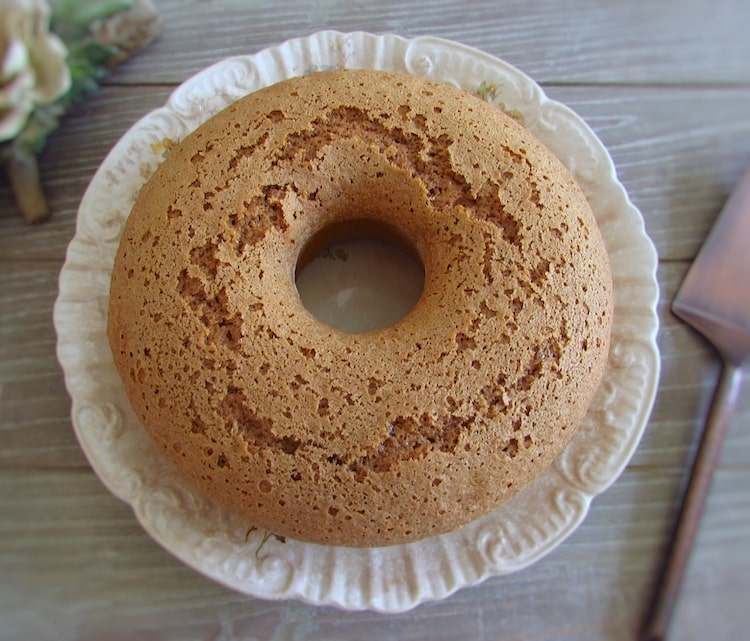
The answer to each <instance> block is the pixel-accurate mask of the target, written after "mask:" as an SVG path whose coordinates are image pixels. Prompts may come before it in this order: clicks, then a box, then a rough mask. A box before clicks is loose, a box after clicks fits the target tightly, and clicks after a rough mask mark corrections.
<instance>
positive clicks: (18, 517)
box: [0, 470, 750, 641]
mask: <svg viewBox="0 0 750 641" xmlns="http://www.w3.org/2000/svg"><path fill="white" fill-rule="evenodd" d="M748 482H750V475H748V472H747V471H742V472H740V471H723V472H721V473H720V474H719V476H718V477H717V482H716V485H715V491H714V492H713V493H712V495H711V498H710V501H709V509H708V512H707V514H706V519H705V521H704V524H703V528H702V531H701V535H700V538H699V544H698V548H697V550H696V554H695V556H694V558H693V562H692V564H691V566H690V571H689V574H688V583H687V584H686V590H685V594H684V599H683V601H682V602H681V604H680V609H679V611H678V617H677V620H676V622H675V630H674V633H675V636H674V638H679V639H683V640H685V641H693V640H695V641H698V640H699V639H700V640H701V641H702V640H703V639H706V638H711V639H712V640H716V641H730V640H731V641H735V639H738V638H742V636H741V635H742V633H743V630H742V628H741V626H742V625H743V624H744V619H743V617H742V616H741V614H742V612H743V610H742V609H741V608H743V607H746V606H745V605H744V602H745V599H746V595H747V593H748V589H750V582H749V581H750V579H748V577H750V557H748V556H747V554H746V553H745V546H746V541H747V537H748V535H749V534H750V517H749V515H748V512H747V510H744V511H738V510H736V509H735V505H736V503H737V502H739V501H743V500H744V497H745V495H744V491H745V488H746V486H747V483H748ZM0 484H1V486H2V487H3V488H4V492H3V493H2V494H0V511H1V512H2V514H3V520H2V521H0V568H1V569H2V573H3V578H4V580H3V582H2V584H0V596H1V597H2V602H3V603H4V607H3V614H4V618H3V626H2V628H1V629H0V639H11V638H12V639H31V638H34V639H37V640H39V641H44V640H45V639H52V638H54V639H61V640H65V639H81V638H92V639H93V638H103V637H106V638H108V639H113V640H119V639H123V640H124V639H128V638H134V635H137V636H144V638H158V639H160V640H164V641H166V640H171V639H185V638H191V639H193V638H194V639H197V638H213V637H214V636H217V635H218V634H219V633H221V634H223V636H222V638H225V639H228V640H229V639H238V640H239V639H245V638H271V637H272V636H274V635H276V636H274V638H294V639H302V638H304V639H310V640H311V641H314V640H320V641H323V640H326V641H329V640H330V639H339V638H340V639H345V638H346V639H350V638H352V637H351V636H350V635H351V633H352V630H353V629H356V631H357V632H356V638H362V639H365V638H366V639H373V640H374V641H377V640H378V639H389V638H399V639H427V638H430V639H438V640H445V641H447V640H449V639H450V640H454V639H458V638H470V639H477V640H487V641H490V640H493V641H494V640H495V639H498V638H503V639H516V638H518V639H521V638H523V639H524V640H526V641H537V640H539V641H542V640H552V639H556V640H558V641H565V640H571V641H573V640H575V641H586V640H591V641H594V640H596V641H599V640H600V639H607V640H608V641H609V640H612V641H625V640H627V639H632V638H633V637H634V632H635V629H636V627H637V622H638V621H639V620H640V618H641V616H642V613H643V611H644V608H645V606H646V603H647V601H648V598H649V594H650V587H651V584H652V582H653V578H654V573H655V571H656V567H657V566H658V559H659V558H660V557H661V554H662V549H663V546H664V544H665V542H666V537H667V533H668V531H669V527H670V520H671V514H672V512H673V504H674V499H675V495H676V492H677V488H678V486H679V476H678V475H676V474H674V473H672V472H666V471H660V470H649V471H645V470H636V471H631V472H627V473H626V474H625V475H624V476H623V477H622V478H621V479H620V481H618V483H616V484H615V486H614V487H613V488H612V489H611V490H610V491H609V492H607V493H606V494H605V495H603V496H602V497H600V498H598V499H597V500H596V501H595V503H594V505H593V507H592V510H591V512H590V514H589V516H588V517H587V519H586V521H585V522H584V524H583V525H582V526H581V527H580V528H579V530H578V531H577V532H576V533H575V534H574V535H573V536H572V537H571V538H570V539H569V540H568V541H567V542H565V543H564V544H563V545H562V546H561V547H560V548H558V550H556V551H555V552H553V553H552V554H551V555H550V556H549V557H547V558H546V559H544V560H542V561H541V562H540V563H538V564H537V565H535V566H533V567H532V568H530V569H528V570H526V571H523V572H521V573H518V574H515V575H511V576H508V577H498V578H494V579H490V580H489V581H487V582H485V583H484V584H482V585H480V586H477V587H474V588H471V589H468V590H464V591H461V592H459V593H458V594H456V595H454V596H453V597H451V598H449V599H447V600H446V601H443V602H441V603H438V604H428V605H425V606H422V607H420V608H419V609H418V610H416V612H414V613H407V614H401V615H395V616H384V615H378V614H373V613H343V612H341V611H339V610H335V609H332V608H314V607H310V606H306V605H303V604H300V603H296V602H280V603H269V602H264V601H258V600H254V599H249V598H246V597H243V596H241V595H237V594H234V593H232V592H230V591H229V590H226V589H224V588H222V587H219V586H217V585H215V584H213V583H212V582H210V581H208V580H206V579H204V578H203V577H201V576H200V575H198V574H196V573H195V572H193V571H192V570H190V569H188V568H186V567H185V566H183V565H182V564H181V563H179V562H178V561H176V560H175V559H173V558H172V557H171V556H170V555H169V554H167V553H166V552H164V551H163V550H162V549H160V548H159V546H158V545H156V544H155V543H154V542H153V541H151V540H150V539H149V538H148V536H147V535H146V534H145V533H144V532H143V531H142V530H141V528H140V527H139V526H138V524H137V523H136V521H135V519H134V517H133V516H132V513H131V512H130V509H129V508H128V507H127V506H126V505H124V504H122V503H120V502H119V501H118V500H116V499H114V498H113V497H111V496H110V495H109V494H108V493H107V491H106V490H105V489H104V488H103V487H102V486H101V485H100V484H99V482H98V481H97V480H96V478H95V477H93V475H92V474H90V473H88V472H85V471H48V472H40V471H33V472H29V471H15V472H9V471H3V472H0ZM623 533H625V534H623ZM251 553H252V552H251ZM717 576H718V577H721V579H720V580H717V579H716V577H717ZM540 608H541V609H540ZM707 608H712V609H715V610H714V615H715V614H717V613H719V614H721V616H718V617H717V616H711V617H710V622H711V630H710V634H708V632H709V631H708V630H707V629H706V625H705V624H704V625H701V622H700V614H701V613H702V612H706V611H707ZM41 613H44V616H40V614H41ZM499 614H501V616H499Z"/></svg>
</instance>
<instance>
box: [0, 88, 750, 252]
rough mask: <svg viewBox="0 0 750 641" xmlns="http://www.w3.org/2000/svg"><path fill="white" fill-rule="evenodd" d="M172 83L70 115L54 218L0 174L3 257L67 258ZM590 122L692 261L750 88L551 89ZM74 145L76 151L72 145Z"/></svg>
mask: <svg viewBox="0 0 750 641" xmlns="http://www.w3.org/2000/svg"><path fill="white" fill-rule="evenodd" d="M170 89H171V88H168V87H148V86H138V87H119V86H118V87H107V88H105V89H103V90H102V91H100V92H99V93H97V94H96V95H95V96H93V97H92V98H91V100H90V101H89V102H88V103H87V104H86V105H85V107H84V106H81V107H79V108H77V109H75V110H74V111H73V112H72V113H70V114H69V115H68V116H67V117H66V121H65V126H64V127H63V128H62V129H60V130H58V131H57V132H55V133H54V134H53V135H52V136H51V137H50V141H49V144H48V146H47V148H46V150H45V152H44V154H43V156H42V158H41V172H42V177H43V180H44V182H45V184H46V186H47V189H48V191H49V192H50V193H49V197H50V198H49V199H50V204H51V207H52V209H53V212H54V216H53V218H52V219H51V220H50V221H49V222H48V223H46V224H45V225H42V226H35V227H29V226H27V225H24V224H23V222H22V221H21V220H20V218H19V215H18V212H17V210H16V208H15V206H14V205H13V204H12V201H11V198H10V192H9V188H8V186H7V183H4V182H2V181H0V203H3V205H2V207H1V208H0V212H2V213H0V262H1V261H3V260H25V261H28V260H56V261H60V263H61V261H62V260H63V258H64V254H65V248H66V247H67V243H68V242H69V241H70V238H71V237H72V235H73V229H74V219H75V213H76V211H77V208H78V203H79V201H80V199H81V197H82V196H83V193H84V191H85V189H86V187H87V185H88V183H89V182H90V180H91V178H92V177H93V175H94V173H95V171H96V169H97V167H98V166H99V164H100V163H101V161H102V160H103V159H104V157H105V156H106V154H107V153H108V152H109V150H110V149H111V148H112V146H113V145H114V144H115V143H116V142H117V140H118V139H119V138H120V136H121V135H122V134H123V133H124V132H125V131H127V129H129V128H130V126H131V125H132V124H133V123H135V122H136V120H138V119H139V118H140V117H142V116H143V115H145V114H146V113H148V112H149V111H151V110H152V109H155V108H157V107H160V106H161V105H162V104H164V102H165V101H166V99H167V97H168V95H169V93H170ZM546 89H547V92H548V93H549V95H550V97H551V98H553V99H555V100H559V101H561V102H563V103H565V104H567V105H569V106H570V107H571V108H573V109H574V110H575V111H576V112H577V113H579V115H580V116H581V117H582V118H583V119H584V120H586V121H587V122H588V124H589V125H590V126H591V127H592V128H593V129H594V130H595V131H596V132H597V134H598V135H599V136H600V137H601V139H602V141H603V142H604V144H605V145H606V146H607V148H608V149H609V151H610V154H611V155H612V157H613V160H614V162H615V166H616V168H617V171H618V175H619V177H620V179H621V181H622V182H623V184H624V185H625V187H626V189H627V190H628V193H629V195H630V197H631V199H632V200H633V202H634V204H635V205H636V206H637V207H638V208H639V209H640V210H641V212H642V213H643V216H644V219H645V221H646V228H647V230H648V232H649V234H650V235H651V237H652V239H653V240H654V242H655V244H656V246H657V249H658V252H659V256H660V258H661V259H662V260H689V259H691V258H692V257H693V256H695V254H696V252H697V250H698V248H699V246H700V244H701V241H702V239H703V238H704V237H705V234H706V233H707V231H708V229H709V228H710V226H711V223H712V222H713V221H714V219H715V218H716V216H717V215H718V212H719V210H720V209H721V206H722V205H723V203H724V201H725V200H726V198H727V196H728V194H729V192H730V191H731V189H732V187H733V185H734V183H735V182H736V180H737V179H738V178H739V176H740V174H741V173H742V170H743V168H744V167H745V166H746V165H747V164H748V163H750V88H748V89H733V88H732V89H696V88H688V89H684V88H679V89H678V88H674V89H673V88H663V87H656V88H651V87H647V88H643V87H638V88H634V87H626V88H623V87H593V88H590V87H589V88H582V87H558V86H552V87H547V88H546ZM70 149H75V150H76V153H75V154H73V155H71V154H70V153H69V151H68V150H70Z"/></svg>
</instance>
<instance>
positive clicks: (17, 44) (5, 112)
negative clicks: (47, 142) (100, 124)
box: [0, 0, 70, 142]
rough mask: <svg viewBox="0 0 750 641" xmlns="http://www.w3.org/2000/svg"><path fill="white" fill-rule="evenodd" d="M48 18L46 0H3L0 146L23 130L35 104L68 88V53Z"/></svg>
mask: <svg viewBox="0 0 750 641" xmlns="http://www.w3.org/2000/svg"><path fill="white" fill-rule="evenodd" d="M49 16H50V8H49V5H48V4H47V2H46V0H0V142H2V141H4V140H10V139H11V138H13V137H15V135H16V134H18V132H20V131H21V130H22V129H23V127H24V125H25V124H26V121H27V120H28V118H29V115H30V114H31V112H32V111H33V109H34V107H35V106H36V105H44V104H49V103H51V102H54V101H55V100H57V98H59V97H60V96H61V95H63V94H64V93H65V92H66V91H67V90H68V89H69V88H70V70H69V69H68V66H67V64H66V63H65V58H66V56H67V53H68V52H67V49H66V47H65V45H64V44H63V42H62V41H61V40H60V39H59V38H58V37H57V36H56V35H55V34H53V33H51V32H50V31H49Z"/></svg>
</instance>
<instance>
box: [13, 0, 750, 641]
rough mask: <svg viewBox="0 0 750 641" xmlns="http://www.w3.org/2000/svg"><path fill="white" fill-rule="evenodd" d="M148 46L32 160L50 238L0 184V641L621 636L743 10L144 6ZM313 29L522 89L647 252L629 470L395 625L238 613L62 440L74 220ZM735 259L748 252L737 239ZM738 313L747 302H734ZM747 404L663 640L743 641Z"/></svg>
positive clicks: (352, 616) (720, 169) (703, 380)
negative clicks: (168, 137) (604, 154)
mask: <svg viewBox="0 0 750 641" xmlns="http://www.w3.org/2000/svg"><path fill="white" fill-rule="evenodd" d="M157 5H158V7H159V10H160V13H161V15H162V16H163V18H164V22H165V30H164V33H163V35H162V36H161V38H160V39H159V40H158V41H157V42H156V43H154V44H153V45H151V46H150V47H149V48H148V49H147V50H146V51H144V52H142V53H141V54H140V55H138V56H137V57H135V58H134V59H132V60H130V61H129V62H127V63H126V64H125V65H124V66H123V67H121V68H119V69H117V70H116V72H115V73H114V74H113V75H112V76H111V78H110V79H109V80H108V81H107V84H106V86H105V87H104V88H103V89H101V90H100V91H99V92H98V93H97V94H96V95H94V96H93V97H92V98H91V99H90V100H88V101H87V102H86V103H85V104H84V105H82V106H80V107H78V108H76V109H75V110H74V111H73V112H72V113H70V114H69V115H68V116H67V117H66V118H65V121H64V124H63V126H62V128H61V129H60V130H59V131H57V132H56V133H55V134H54V135H53V136H52V137H51V138H50V140H49V144H48V146H47V148H46V150H45V152H44V154H43V156H42V158H41V171H42V175H43V179H44V182H45V184H46V187H47V191H48V196H49V200H50V203H51V205H52V208H53V210H54V215H53V218H52V219H51V220H50V221H49V222H47V223H45V224H43V225H40V226H35V227H28V226H26V225H25V224H24V223H23V222H22V221H21V218H20V216H19V213H18V211H17V209H16V208H15V206H14V203H13V200H12V198H11V195H10V189H9V187H8V184H7V182H6V181H4V180H0V488H1V489H0V639H3V640H5V639H8V640H11V639H13V640H20V639H39V640H42V639H52V638H54V639H59V640H60V641H63V640H67V639H76V640H79V639H80V640H84V639H85V640H88V639H91V640H93V639H108V640H110V641H113V640H120V639H123V640H124V639H134V638H139V639H149V640H150V639H159V640H173V639H175V640H176V639H181V640H182V639H217V640H219V639H220V640H222V641H228V640H230V639H231V640H234V639H238V640H239V639H248V640H249V639H271V638H273V639H286V640H290V641H291V640H295V641H296V640H301V639H310V640H320V641H323V640H326V641H331V640H344V639H347V640H351V639H367V640H371V641H377V640H379V639H401V640H404V641H406V640H417V639H431V640H435V641H437V640H446V641H447V640H453V639H467V640H469V639H486V640H493V641H494V640H498V639H504V640H508V639H517V640H523V641H541V640H555V641H561V640H566V639H569V640H571V641H573V640H575V641H583V640H591V641H602V640H606V641H610V640H626V639H633V638H635V634H636V631H637V629H638V627H639V623H640V621H641V619H642V617H643V614H644V612H645V610H646V608H647V605H648V602H649V600H650V595H651V588H652V585H653V582H654V579H655V576H656V572H657V569H658V568H659V566H660V564H661V562H662V559H663V556H664V553H665V549H666V546H667V543H668V539H669V533H670V528H671V524H672V521H673V518H674V515H675V508H676V504H677V500H678V496H679V492H680V486H681V481H682V478H683V475H684V473H685V471H686V469H687V465H688V462H689V460H690V457H691V454H692V452H693V451H694V446H695V444H696V442H697V437H698V433H699V430H700V428H701V427H702V421H703V417H704V415H705V413H706V410H707V404H708V402H709V400H710V396H711V393H712V391H713V389H714V386H715V384H716V381H717V374H718V368H719V362H718V359H717V358H716V356H715V354H714V352H713V351H712V350H711V348H710V347H709V346H708V345H707V343H705V342H704V341H703V340H702V339H701V338H700V337H699V336H698V335H697V334H695V333H694V332H692V331H691V330H690V329H688V328H687V327H686V326H684V325H682V324H681V323H680V322H678V321H677V320H676V319H675V318H674V317H673V316H672V315H671V313H670V311H669V305H670V301H671V300H672V298H673V296H674V294H675V291H676V289H677V287H678V285H679V283H680V281H681V279H682V277H683V275H684V274H685V271H686V269H687V267H688V265H689V263H690V261H691V259H692V258H693V257H694V256H695V255H696V252H697V250H698V248H699V246H700V244H701V242H702V241H703V239H704V238H705V236H706V233H707V231H708V229H709V228H710V226H711V224H712V222H713V221H714V219H715V217H716V215H717V214H718V212H719V210H720V208H721V206H722V203H723V202H724V200H725V198H726V197H727V195H728V193H729V191H730V190H731V188H732V186H733V184H734V182H735V181H736V180H737V178H738V177H739V175H740V173H741V172H742V170H743V168H744V167H745V165H746V164H747V163H748V161H750V38H748V37H747V29H748V26H750V3H748V2H746V1H745V0H687V1H685V0H662V1H661V2H647V1H644V0H638V1H632V2H605V1H603V0H598V1H597V0H574V1H572V2H566V3H562V2H561V3H554V2H525V1H523V0H509V1H505V2H490V1H479V2H477V1H471V0H470V1H469V2H464V3H459V2H457V1H456V0H451V1H447V0H432V2H430V3H421V2H417V1H415V0H399V1H390V0H389V1H387V2H378V3H375V2H365V1H357V2H343V1H342V2H339V1H337V0H324V1H316V2H302V1H297V0H287V1H286V2H275V1H274V2H240V1H239V0H236V1H232V0H214V1H212V2H206V1H199V0H193V1H191V2H185V1H182V0H180V1H178V0H162V1H158V2H157ZM322 28H334V29H338V30H343V31H350V30H358V29H361V30H366V31H371V32H374V33H386V32H393V33H399V34H401V35H404V36H407V37H408V36H415V35H422V34H430V35H438V36H443V37H447V38H451V39H454V40H458V41H462V42H464V43H466V44H469V45H473V46H476V47H479V48H481V49H484V50H486V51H488V52H489V53H492V54H495V55H497V56H499V57H501V58H504V59H506V60H507V61H508V62H510V63H512V64H514V65H516V66H518V67H519V68H520V69H522V70H523V71H525V72H527V73H528V74H529V75H531V76H532V77H534V78H535V79H536V80H537V81H539V82H540V83H541V84H542V85H543V87H544V88H545V90H546V91H547V92H548V94H549V95H550V97H552V98H554V99H557V100H560V101H562V102H565V103H567V104H568V105H570V106H571V107H572V108H573V109H574V110H576V111H577V112H578V113H579V114H580V115H581V116H582V117H583V118H584V119H585V120H586V121H587V122H588V123H589V124H590V125H591V126H592V127H593V128H594V129H595V130H596V132H597V133H598V134H599V136H600V137H601V139H602V140H603V141H604V143H605V144H606V145H607V146H608V148H609V150H610V151H611V153H612V156H613V157H614V160H615V164H616V165H617V168H618V172H619V176H620V178H621V180H622V182H623V183H624V184H625V186H626V188H627V189H628V191H629V193H630V196H631V198H632V200H633V201H634V202H635V204H636V205H637V206H638V207H639V208H640V209H641V211H642V212H643V215H644V217H645V221H646V227H647V229H648V232H649V234H650V236H651V237H652V239H653V240H654V242H655V243H656V246H657V248H658V252H659V256H660V263H659V283H660V286H661V293H662V302H661V305H660V308H659V313H660V319H661V330H660V334H659V344H660V348H661V353H662V377H661V383H660V387H659V393H658V398H657V401H656V406H655V408H654V411H653V414H652V417H651V420H650V423H649V426H648V429H647V432H646V434H645V437H644V439H643V441H642V444H641V446H640V448H639V449H638V451H637V453H636V455H635V457H634V458H633V460H632V462H631V463H630V465H629V466H628V468H627V469H626V471H625V472H624V474H623V475H622V476H621V478H620V479H619V480H618V481H617V483H616V484H615V485H614V486H613V487H612V488H611V489H610V490H609V491H608V492H606V493H605V494H604V495H602V496H601V497H599V498H598V499H597V500H596V501H595V502H594V505H593V507H592V509H591V512H590V514H589V516H588V518H587V519H586V521H585V522H584V524H583V525H582V526H581V527H580V528H579V529H578V530H577V532H576V533H575V534H574V535H573V536H572V537H571V538H570V539H569V540H568V541H567V542H565V543H564V544H563V545H562V546H561V547H560V548H558V549H557V550H556V551H554V552H553V553H552V554H551V555H549V556H548V557H546V558H545V559H543V560H542V561H541V562H540V563H538V564H537V565H535V566H533V567H532V568H530V569H528V570H526V571H523V572H521V573H518V574H516V575H512V576H510V577H498V578H494V579H490V580H488V581H486V582H485V583H483V584H482V585H480V586H477V587H474V588H470V589H466V590H463V591H460V592H459V593H457V594H455V595H454V596H452V597H451V598H448V599H446V600H444V601H442V602H439V603H432V604H427V605H423V606H420V607H418V608H417V609H416V610H413V611H411V612H408V613H405V614H400V615H391V616H387V615H381V614H373V613H367V612H363V613H346V612H342V611H339V610H336V609H333V608H318V607H312V606H308V605H303V604H301V603H297V602H264V601H260V600H255V599H252V598H248V597H245V596H242V595H239V594H235V593H233V592H231V591H229V590H227V589H224V588H222V587H220V586H218V585H216V584H214V583H212V582H211V581H209V580H207V579H205V578H203V577H202V576H200V575H198V574H196V573H195V572H193V571H192V570H190V569H188V568H187V567H185V566H183V565H182V564H181V563H180V562H178V561H176V560H175V559H174V558H172V557H171V556H170V555H169V554H168V553H166V552H164V551H163V550H162V549H161V548H160V547H159V546H158V545H157V544H156V543H154V542H153V541H152V540H151V539H150V538H149V537H148V536H147V535H146V534H145V533H144V532H143V531H142V530H141V528H140V527H139V525H138V524H137V522H136V521H135V519H134V517H133V516H132V513H131V511H130V509H129V508H128V507H127V506H126V505H124V504H123V503H121V502H120V501H118V500H117V499H115V498H113V497H112V496H111V495H110V494H109V493H108V492H107V490H106V489H105V488H104V487H103V486H102V484H101V483H100V481H99V480H98V479H97V477H96V476H95V475H94V474H93V472H92V471H91V469H90V468H89V466H88V464H87V462H86V459H85V458H84V456H83V454H82V452H81V450H80V449H79V447H78V444H77V442H76V439H75V436H74V434H73V431H72V429H71V424H70V419H69V399H68V396H67V394H66V391H65V388H64V386H63V375H62V371H61V369H60V366H59V365H58V363H57V360H56V357H55V332H54V329H53V325H52V306H53V303H54V300H55V297H56V294H57V279H58V273H59V270H60V267H61V265H62V263H63V260H64V256H65V249H66V246H67V244H68V242H69V240H70V239H71V237H72V235H73V231H74V225H75V218H76V210H77V207H78V203H79V201H80V198H81V196H82V194H83V192H84V189H85V188H86V185H87V184H88V182H89V180H90V179H91V177H92V175H93V173H94V171H95V170H96V168H97V166H98V165H99V164H100V162H101V161H102V159H103V157H104V156H105V154H106V153H107V151H108V150H109V149H110V147H111V146H112V145H113V144H114V143H115V141H116V140H117V139H118V138H119V137H120V135H121V134H122V133H123V132H125V131H126V130H127V129H128V128H129V127H130V126H131V124H132V123H133V122H134V121H135V120H136V119H137V118H139V117H140V116H142V115H144V114H145V113H147V112H148V111H150V110H151V109H153V108H155V107H157V106H160V105H161V104H162V103H163V102H164V101H165V99H166V98H167V96H168V95H169V93H170V91H171V90H172V89H173V88H174V87H175V86H176V85H177V84H179V83H180V82H181V81H183V80H184V79H186V78H187V77H189V76H190V75H192V74H193V73H195V72H197V71H198V70H200V69H202V68H204V67H205V66H207V65H209V64H211V63H213V62H215V61H217V60H219V59H221V58H223V57H226V56H230V55H233V54H243V53H251V52H254V51H256V50H259V49H262V48H264V47H266V46H268V45H272V44H275V43H278V42H280V41H282V40H285V39H287V38H290V37H296V36H300V35H305V34H308V33H311V32H313V31H317V30H319V29H322ZM748 240H750V239H748ZM748 294H750V286H748ZM749 423H750V383H746V384H745V386H744V390H743V397H742V400H741V403H740V411H739V413H738V414H737V416H736V417H735V419H734V421H733V424H732V426H731V430H730V434H729V437H728V442H727V443H726V445H725V449H724V452H723V456H722V459H721V464H720V467H719V470H718V472H717V475H716V477H715V481H714V484H713V488H712V492H711V494H710V497H709V505H708V511H707V513H706V515H705V520H704V522H703V526H702V529H701V531H700V535H699V538H698V542H697V547H696V549H695V553H694V556H693V558H692V562H691V565H690V567H689V571H688V574H687V582H686V584H685V586H684V591H683V594H682V598H681V601H680V603H679V607H678V610H677V612H676V618H675V621H674V626H673V629H672V636H671V638H672V639H674V640H680V641H687V640H696V641H704V640H706V639H711V640H713V641H721V640H726V641H730V640H731V641H739V640H741V639H747V638H750V629H749V626H750V545H749V544H750V498H749V494H748V488H749V487H750V429H748V428H749V427H750V425H748V424H749Z"/></svg>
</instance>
